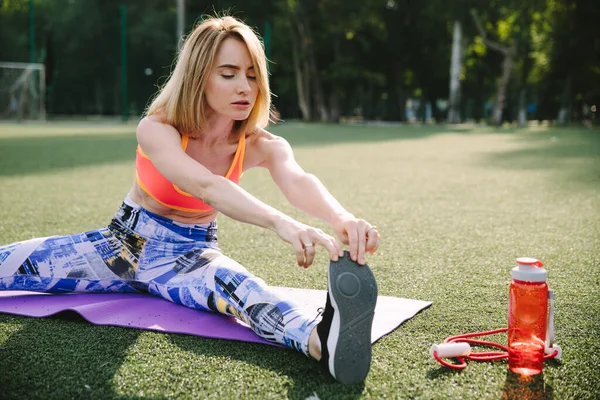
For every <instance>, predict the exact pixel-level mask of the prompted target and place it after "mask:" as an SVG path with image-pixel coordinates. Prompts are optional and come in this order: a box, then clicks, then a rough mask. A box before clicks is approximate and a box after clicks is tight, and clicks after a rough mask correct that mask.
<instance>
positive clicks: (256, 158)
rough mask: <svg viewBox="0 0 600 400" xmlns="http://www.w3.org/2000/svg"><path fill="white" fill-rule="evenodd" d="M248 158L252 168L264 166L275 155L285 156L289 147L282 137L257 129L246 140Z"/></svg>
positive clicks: (289, 150)
mask: <svg viewBox="0 0 600 400" xmlns="http://www.w3.org/2000/svg"><path fill="white" fill-rule="evenodd" d="M248 142H249V143H248V144H249V146H248V150H249V151H248V157H249V160H248V161H249V164H250V168H251V167H252V166H266V165H267V164H266V163H267V161H268V160H270V159H272V158H273V157H274V156H275V157H276V156H277V155H286V154H288V153H289V152H291V147H290V145H289V144H288V142H287V140H285V139H284V138H283V137H281V136H278V135H275V134H273V133H271V132H269V131H267V130H265V129H262V128H259V129H257V130H256V131H255V132H253V133H252V134H251V135H250V137H249V138H248Z"/></svg>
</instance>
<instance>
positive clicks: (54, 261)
mask: <svg viewBox="0 0 600 400" xmlns="http://www.w3.org/2000/svg"><path fill="white" fill-rule="evenodd" d="M143 244H144V239H142V238H140V237H138V236H135V235H129V236H127V237H125V236H124V235H123V234H121V233H120V232H118V231H114V230H112V229H109V228H103V229H99V230H94V231H89V232H84V233H79V234H75V235H67V236H52V237H49V238H39V239H32V240H27V241H23V242H17V243H13V244H9V245H5V246H1V247H0V290H31V291H36V292H46V293H61V292H137V290H136V287H137V286H138V285H136V282H134V281H133V279H134V278H135V271H136V269H137V260H138V256H139V253H140V251H141V248H142V247H143Z"/></svg>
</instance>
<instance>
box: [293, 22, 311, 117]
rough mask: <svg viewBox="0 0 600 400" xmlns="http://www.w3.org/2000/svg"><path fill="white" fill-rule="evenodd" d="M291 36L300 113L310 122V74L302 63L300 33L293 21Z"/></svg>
mask: <svg viewBox="0 0 600 400" xmlns="http://www.w3.org/2000/svg"><path fill="white" fill-rule="evenodd" d="M290 25H291V26H290V36H291V39H292V62H293V64H294V73H295V75H296V92H297V94H298V107H300V113H301V114H302V119H303V120H304V121H310V119H311V109H310V100H309V99H310V83H309V74H308V71H307V68H306V65H304V68H303V64H305V63H304V62H302V61H301V58H303V57H302V51H301V48H300V44H299V43H298V42H299V41H300V39H299V38H298V33H297V32H296V30H295V29H294V23H293V21H290Z"/></svg>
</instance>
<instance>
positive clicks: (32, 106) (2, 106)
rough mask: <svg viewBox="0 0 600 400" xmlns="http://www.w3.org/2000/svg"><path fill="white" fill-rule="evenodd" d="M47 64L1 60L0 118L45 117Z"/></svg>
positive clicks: (34, 118) (21, 119)
mask: <svg viewBox="0 0 600 400" xmlns="http://www.w3.org/2000/svg"><path fill="white" fill-rule="evenodd" d="M45 98H46V70H45V68H44V64H29V63H18V62H0V120H18V121H23V120H39V121H45V120H46V104H45V103H46V102H45Z"/></svg>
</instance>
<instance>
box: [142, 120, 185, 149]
mask: <svg viewBox="0 0 600 400" xmlns="http://www.w3.org/2000/svg"><path fill="white" fill-rule="evenodd" d="M136 137H137V140H138V143H139V144H140V145H142V147H143V146H144V144H145V145H146V146H148V145H149V142H153V143H156V142H161V143H164V141H165V140H166V141H169V142H171V141H173V140H180V135H179V131H177V129H175V127H173V126H172V125H170V124H169V123H168V122H167V119H166V116H165V115H164V114H160V113H154V114H152V115H147V116H145V117H144V118H142V119H141V120H140V122H139V124H138V126H137V129H136Z"/></svg>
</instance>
